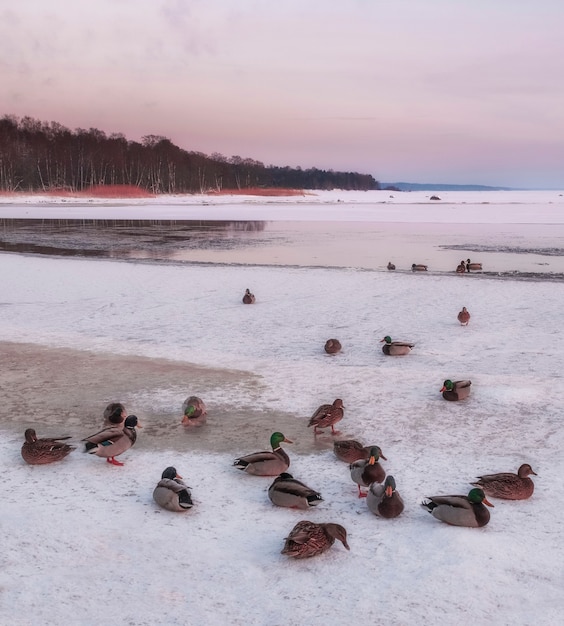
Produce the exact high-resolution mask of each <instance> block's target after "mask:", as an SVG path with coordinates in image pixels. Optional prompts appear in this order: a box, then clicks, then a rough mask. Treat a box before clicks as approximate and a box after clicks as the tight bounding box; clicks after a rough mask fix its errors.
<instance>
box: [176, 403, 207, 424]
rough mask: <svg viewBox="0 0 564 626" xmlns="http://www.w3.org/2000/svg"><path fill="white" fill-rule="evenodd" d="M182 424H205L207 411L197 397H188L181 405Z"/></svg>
mask: <svg viewBox="0 0 564 626" xmlns="http://www.w3.org/2000/svg"><path fill="white" fill-rule="evenodd" d="M182 413H183V416H182V424H184V426H202V425H203V424H205V423H206V419H207V418H206V415H207V413H208V412H207V409H206V405H205V404H204V401H203V400H202V399H201V398H198V396H190V397H189V398H186V400H184V402H183V403H182Z"/></svg>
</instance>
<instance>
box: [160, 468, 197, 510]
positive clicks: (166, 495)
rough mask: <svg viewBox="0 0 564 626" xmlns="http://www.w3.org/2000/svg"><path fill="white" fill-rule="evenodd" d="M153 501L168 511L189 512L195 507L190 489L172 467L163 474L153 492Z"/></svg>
mask: <svg viewBox="0 0 564 626" xmlns="http://www.w3.org/2000/svg"><path fill="white" fill-rule="evenodd" d="M153 500H154V501H155V502H156V503H157V504H158V505H159V506H161V507H162V508H163V509H167V511H187V510H188V509H191V508H192V506H193V502H192V494H191V493H190V488H189V487H188V486H187V485H186V484H185V483H184V481H183V480H182V476H180V475H179V474H177V472H176V468H175V467H172V466H171V467H167V468H166V469H165V470H164V472H163V473H162V476H161V480H160V481H159V482H158V483H157V486H156V487H155V490H154V491H153Z"/></svg>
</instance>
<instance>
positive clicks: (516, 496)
mask: <svg viewBox="0 0 564 626" xmlns="http://www.w3.org/2000/svg"><path fill="white" fill-rule="evenodd" d="M530 474H533V476H536V475H537V474H536V472H533V468H532V467H531V466H530V465H529V464H528V463H523V465H521V467H520V468H519V469H518V470H517V474H512V473H511V472H501V473H499V474H486V475H485V476H478V480H477V481H476V482H475V483H471V484H472V485H476V487H480V488H481V489H483V490H484V492H485V493H486V495H488V496H491V497H492V498H502V499H504V500H526V499H527V498H530V497H531V496H532V495H533V491H534V490H535V484H534V483H533V481H532V480H531V479H530V478H529V475H530Z"/></svg>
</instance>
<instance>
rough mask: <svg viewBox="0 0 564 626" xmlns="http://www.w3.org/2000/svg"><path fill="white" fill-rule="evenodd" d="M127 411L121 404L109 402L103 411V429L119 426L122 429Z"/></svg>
mask: <svg viewBox="0 0 564 626" xmlns="http://www.w3.org/2000/svg"><path fill="white" fill-rule="evenodd" d="M126 417H127V411H126V410H125V407H124V406H123V404H122V403H121V402H110V404H108V406H107V407H106V408H105V409H104V426H103V427H104V428H107V427H109V426H120V427H121V428H123V425H124V423H125V418H126Z"/></svg>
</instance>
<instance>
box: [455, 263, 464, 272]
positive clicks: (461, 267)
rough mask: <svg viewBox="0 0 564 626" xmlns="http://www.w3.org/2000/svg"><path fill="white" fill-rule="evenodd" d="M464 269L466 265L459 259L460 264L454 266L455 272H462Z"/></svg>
mask: <svg viewBox="0 0 564 626" xmlns="http://www.w3.org/2000/svg"><path fill="white" fill-rule="evenodd" d="M465 271H466V265H465V264H464V261H460V265H457V266H456V273H457V274H464V272H465Z"/></svg>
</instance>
